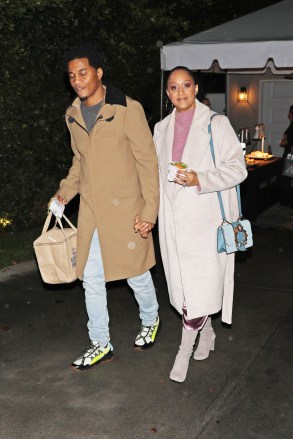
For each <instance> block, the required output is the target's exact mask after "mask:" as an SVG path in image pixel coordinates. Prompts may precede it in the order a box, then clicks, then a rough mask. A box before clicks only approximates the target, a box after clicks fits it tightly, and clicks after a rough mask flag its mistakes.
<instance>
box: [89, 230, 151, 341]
mask: <svg viewBox="0 0 293 439" xmlns="http://www.w3.org/2000/svg"><path fill="white" fill-rule="evenodd" d="M127 282H128V285H129V286H130V287H131V288H132V290H133V292H134V296H135V298H136V301H137V303H138V306H139V316H140V319H141V321H142V324H143V325H145V326H151V325H153V324H154V323H155V321H156V319H157V316H158V308H159V306H158V302H157V297H156V291H155V287H154V284H153V280H152V277H151V274H150V272H149V271H147V272H146V273H144V274H142V275H140V276H135V277H131V278H129V279H127ZM83 287H84V289H85V304H86V309H87V314H88V318H89V321H88V331H89V337H90V339H91V341H92V342H99V343H100V344H101V345H102V346H106V345H107V343H108V341H109V339H110V334H109V314H108V308H107V290H106V282H105V275H104V267H103V261H102V255H101V249H100V243H99V237H98V232H97V230H95V232H94V234H93V238H92V242H91V247H90V251H89V256H88V260H87V263H86V266H85V269H84V274H83Z"/></svg>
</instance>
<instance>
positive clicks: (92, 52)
mask: <svg viewBox="0 0 293 439" xmlns="http://www.w3.org/2000/svg"><path fill="white" fill-rule="evenodd" d="M80 58H87V59H88V60H89V65H90V66H91V67H94V68H95V69H98V68H99V67H101V68H102V69H103V68H104V55H103V53H102V52H100V51H99V50H98V48H97V46H96V45H94V44H93V43H87V44H80V45H78V46H74V47H70V48H69V49H68V50H67V51H66V52H65V53H64V57H63V61H64V67H65V69H66V70H67V67H68V63H69V62H70V61H73V60H74V59H80Z"/></svg>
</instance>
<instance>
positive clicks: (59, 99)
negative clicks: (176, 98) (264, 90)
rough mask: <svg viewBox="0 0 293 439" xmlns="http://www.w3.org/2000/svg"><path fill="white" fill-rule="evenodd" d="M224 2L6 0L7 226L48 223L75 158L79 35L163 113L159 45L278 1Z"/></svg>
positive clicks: (1, 33)
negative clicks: (68, 67)
mask: <svg viewBox="0 0 293 439" xmlns="http://www.w3.org/2000/svg"><path fill="white" fill-rule="evenodd" d="M220 3H221V2H217V1H216V0H201V1H200V0H199V1H194V0H181V1H180V2H179V1H175V0H170V1H166V0H140V1H138V0H115V1H114V2H109V1H108V0H87V2H83V1H77V0H0V51H1V65H0V75H1V80H2V81H1V94H0V121H1V150H0V166H1V172H0V183H1V198H0V219H1V217H3V216H4V213H6V212H7V213H8V215H9V218H10V219H11V220H12V225H11V226H10V227H7V228H6V229H7V230H8V229H9V230H17V229H21V228H25V227H28V226H31V225H34V224H36V223H40V222H42V221H43V219H44V216H45V212H46V205H47V202H48V200H49V199H50V198H51V196H52V195H53V194H54V193H55V191H56V189H57V188H58V183H59V181H60V179H61V178H62V177H64V176H65V175H66V173H67V170H68V168H69V166H70V163H71V151H70V147H69V144H68V138H67V134H66V128H65V123H64V117H63V115H64V112H65V108H66V106H67V105H68V104H69V103H70V101H71V99H72V96H71V94H70V91H69V88H68V87H67V84H66V81H65V76H64V72H63V71H62V54H63V52H64V50H65V49H67V48H68V47H69V46H70V45H72V44H74V43H75V42H77V41H78V40H82V41H91V42H96V43H97V44H100V46H101V47H102V49H103V50H104V52H105V54H106V74H107V75H106V76H108V78H109V79H110V80H111V82H112V83H113V84H114V85H115V86H117V87H119V88H121V89H123V90H124V91H125V92H126V93H127V94H129V95H130V96H132V97H134V98H136V99H138V100H140V101H141V102H142V103H143V104H144V105H145V106H147V107H148V108H149V109H150V111H151V112H152V113H153V115H156V116H155V119H158V114H159V111H158V110H159V101H160V56H159V43H158V42H160V41H161V42H162V43H164V44H166V43H168V42H171V41H175V40H179V39H180V38H184V37H186V36H188V35H191V34H193V33H196V32H199V31H201V30H203V29H205V28H208V27H210V26H213V25H216V24H219V22H221V21H227V20H228V19H232V18H234V14H235V10H241V11H242V12H241V13H242V14H245V13H248V12H250V11H251V10H253V9H254V8H256V7H257V8H261V7H263V6H266V5H268V4H272V3H274V1H268V0H267V1H265V0H259V2H258V4H257V6H256V5H255V4H253V2H252V1H251V0H250V1H249V0H248V1H247V2H246V3H245V7H246V11H243V5H237V2H236V1H235V0H231V2H229V5H228V6H225V8H222V7H220ZM225 5H226V3H225ZM236 6H237V8H238V9H237V8H236ZM241 8H242V9H241ZM6 229H5V230H6Z"/></svg>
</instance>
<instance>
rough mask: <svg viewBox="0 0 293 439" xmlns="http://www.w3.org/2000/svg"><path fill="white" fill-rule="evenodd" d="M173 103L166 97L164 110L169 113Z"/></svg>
mask: <svg viewBox="0 0 293 439" xmlns="http://www.w3.org/2000/svg"><path fill="white" fill-rule="evenodd" d="M173 108H174V105H173V104H172V102H171V100H170V99H169V98H167V99H166V103H165V111H166V113H168V114H169V113H171V111H172V110H173Z"/></svg>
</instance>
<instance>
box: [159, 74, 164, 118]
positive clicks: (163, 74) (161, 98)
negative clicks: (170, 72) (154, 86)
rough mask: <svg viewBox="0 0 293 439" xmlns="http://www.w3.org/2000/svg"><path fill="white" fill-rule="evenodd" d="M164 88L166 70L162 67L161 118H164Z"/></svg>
mask: <svg viewBox="0 0 293 439" xmlns="http://www.w3.org/2000/svg"><path fill="white" fill-rule="evenodd" d="M163 88H164V70H163V69H161V105H160V118H161V120H162V119H163Z"/></svg>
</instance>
